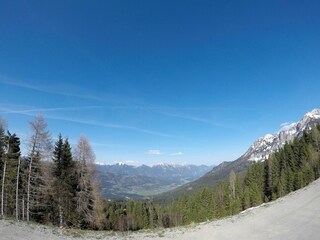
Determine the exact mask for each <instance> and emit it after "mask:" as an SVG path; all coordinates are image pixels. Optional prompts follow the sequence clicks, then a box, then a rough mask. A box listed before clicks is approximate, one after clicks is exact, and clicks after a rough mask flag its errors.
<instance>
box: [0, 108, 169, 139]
mask: <svg viewBox="0 0 320 240" xmlns="http://www.w3.org/2000/svg"><path fill="white" fill-rule="evenodd" d="M95 107H97V106H88V107H87V108H89V109H91V108H95ZM20 108H21V106H20ZM85 108H86V107H69V108H41V110H43V111H47V110H48V111H54V110H55V111H57V110H71V109H72V110H81V109H85ZM39 109H40V108H31V109H26V108H21V109H14V108H12V106H11V108H8V107H3V106H0V112H1V113H9V114H10V113H11V114H22V115H26V116H34V115H35V114H37V113H39ZM40 113H41V112H40ZM45 117H46V118H47V119H54V120H61V121H68V122H74V123H80V124H86V125H92V126H97V127H103V128H113V129H122V130H130V131H135V132H140V133H145V134H151V135H156V136H160V137H172V136H171V135H169V134H166V133H161V132H156V131H152V130H149V129H144V128H138V127H132V126H127V125H121V124H114V123H106V122H99V121H96V120H83V119H79V118H70V117H66V116H59V115H50V114H46V116H45Z"/></svg>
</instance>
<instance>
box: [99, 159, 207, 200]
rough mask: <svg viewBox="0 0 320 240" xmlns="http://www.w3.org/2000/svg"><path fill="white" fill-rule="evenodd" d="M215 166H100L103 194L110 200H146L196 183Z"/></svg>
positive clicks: (162, 164) (167, 164)
mask: <svg viewBox="0 0 320 240" xmlns="http://www.w3.org/2000/svg"><path fill="white" fill-rule="evenodd" d="M211 169H212V166H206V165H201V166H196V165H179V164H171V163H161V164H157V165H154V166H146V165H142V166H131V165H127V164H123V163H117V164H113V165H96V173H97V176H98V178H99V179H100V181H101V187H102V192H103V194H104V196H105V197H106V198H108V199H142V198H147V197H148V196H151V195H155V194H159V193H162V192H166V191H169V190H171V189H174V188H176V187H178V186H181V185H182V184H185V183H188V182H190V181H194V180H196V179H198V178H199V177H201V176H203V175H204V174H205V173H207V172H208V171H210V170H211Z"/></svg>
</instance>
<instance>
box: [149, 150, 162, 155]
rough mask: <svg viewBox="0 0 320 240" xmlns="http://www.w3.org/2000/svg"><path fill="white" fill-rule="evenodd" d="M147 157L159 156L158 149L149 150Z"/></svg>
mask: <svg viewBox="0 0 320 240" xmlns="http://www.w3.org/2000/svg"><path fill="white" fill-rule="evenodd" d="M146 154H148V155H161V154H162V153H161V151H160V150H158V149H150V150H148V151H147V152H146Z"/></svg>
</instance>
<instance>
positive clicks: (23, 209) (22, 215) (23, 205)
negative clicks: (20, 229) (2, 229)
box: [22, 196, 24, 221]
mask: <svg viewBox="0 0 320 240" xmlns="http://www.w3.org/2000/svg"><path fill="white" fill-rule="evenodd" d="M22 220H23V221H24V196H23V198H22Z"/></svg>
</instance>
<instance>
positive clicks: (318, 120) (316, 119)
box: [241, 109, 320, 161]
mask: <svg viewBox="0 0 320 240" xmlns="http://www.w3.org/2000/svg"><path fill="white" fill-rule="evenodd" d="M316 124H320V109H314V110H312V111H311V112H308V113H307V114H305V115H304V117H303V118H302V119H301V120H300V121H299V122H296V123H292V124H290V125H287V126H285V127H283V128H281V129H280V130H279V131H278V132H277V133H274V134H270V133H269V134H267V135H265V136H264V137H261V138H259V139H258V140H257V141H255V142H254V143H253V144H252V145H251V146H250V148H249V149H248V151H247V152H246V153H245V154H244V155H243V156H242V157H241V158H243V160H249V161H263V160H265V159H267V158H268V157H269V155H270V154H271V153H274V152H275V151H277V150H278V149H279V148H281V147H283V146H284V144H285V143H286V142H291V141H292V140H293V139H294V138H295V137H297V136H301V135H302V133H303V131H304V130H310V129H311V128H312V127H313V126H314V125H316Z"/></svg>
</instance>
